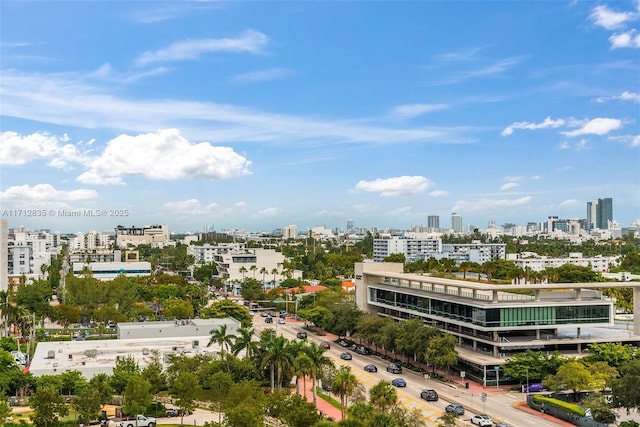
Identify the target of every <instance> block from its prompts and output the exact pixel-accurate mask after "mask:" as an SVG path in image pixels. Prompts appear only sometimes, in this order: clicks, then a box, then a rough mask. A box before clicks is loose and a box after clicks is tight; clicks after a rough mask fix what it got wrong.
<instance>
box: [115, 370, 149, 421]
mask: <svg viewBox="0 0 640 427" xmlns="http://www.w3.org/2000/svg"><path fill="white" fill-rule="evenodd" d="M152 399H153V394H152V393H151V384H150V383H149V381H147V380H146V379H145V378H143V377H142V376H141V375H134V376H132V377H130V378H129V381H127V386H126V388H125V390H124V406H123V407H122V411H123V412H124V413H125V414H128V415H133V416H135V415H136V414H143V413H144V412H145V411H146V410H147V408H148V407H149V406H151V401H152Z"/></svg>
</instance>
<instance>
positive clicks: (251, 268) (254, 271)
mask: <svg viewBox="0 0 640 427" xmlns="http://www.w3.org/2000/svg"><path fill="white" fill-rule="evenodd" d="M249 271H253V278H254V279H255V278H256V271H258V267H257V266H256V265H255V264H253V265H252V266H251V267H249Z"/></svg>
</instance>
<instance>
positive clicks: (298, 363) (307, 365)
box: [293, 352, 314, 401]
mask: <svg viewBox="0 0 640 427" xmlns="http://www.w3.org/2000/svg"><path fill="white" fill-rule="evenodd" d="M313 369H314V367H313V361H312V360H311V358H310V357H309V356H307V355H306V354H305V353H304V352H300V353H298V356H296V358H295V360H294V361H293V372H294V373H295V375H296V393H298V394H300V389H299V386H300V381H299V380H300V377H302V390H303V396H304V400H305V401H306V400H307V376H309V375H311V374H312V373H313Z"/></svg>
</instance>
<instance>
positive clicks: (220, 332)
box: [207, 325, 234, 356]
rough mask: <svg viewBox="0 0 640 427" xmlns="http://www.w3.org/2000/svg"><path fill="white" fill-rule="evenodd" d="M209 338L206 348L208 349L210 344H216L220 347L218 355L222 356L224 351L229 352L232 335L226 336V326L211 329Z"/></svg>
mask: <svg viewBox="0 0 640 427" xmlns="http://www.w3.org/2000/svg"><path fill="white" fill-rule="evenodd" d="M209 334H211V337H209V342H208V343H207V347H210V346H211V344H213V343H216V344H218V345H219V346H220V355H221V356H222V355H224V353H225V349H226V350H229V348H230V347H231V345H232V344H233V338H234V337H233V335H229V334H227V325H220V327H219V328H218V329H212V330H210V331H209Z"/></svg>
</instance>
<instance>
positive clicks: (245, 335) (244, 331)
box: [231, 328, 256, 357]
mask: <svg viewBox="0 0 640 427" xmlns="http://www.w3.org/2000/svg"><path fill="white" fill-rule="evenodd" d="M254 333H255V331H254V330H253V329H252V328H239V329H238V334H237V335H236V336H235V337H234V339H233V345H232V346H231V350H232V351H233V354H234V355H235V356H237V355H238V354H239V353H240V352H241V351H242V350H245V354H244V355H245V357H250V356H251V355H252V354H253V351H254V350H255V349H256V342H255V341H253V334H254Z"/></svg>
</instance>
